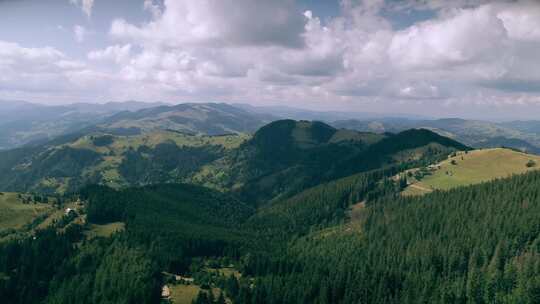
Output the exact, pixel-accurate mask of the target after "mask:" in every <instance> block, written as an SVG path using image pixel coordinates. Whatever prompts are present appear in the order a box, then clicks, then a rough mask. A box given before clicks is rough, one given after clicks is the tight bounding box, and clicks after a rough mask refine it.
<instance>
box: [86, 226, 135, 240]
mask: <svg viewBox="0 0 540 304" xmlns="http://www.w3.org/2000/svg"><path fill="white" fill-rule="evenodd" d="M125 226H126V225H125V224H124V223H122V222H115V223H109V224H105V225H96V224H90V225H89V230H88V231H86V232H85V234H86V237H87V238H88V239H93V238H96V237H110V236H111V235H113V234H114V233H115V232H121V231H124V229H125Z"/></svg>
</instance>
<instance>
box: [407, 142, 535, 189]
mask: <svg viewBox="0 0 540 304" xmlns="http://www.w3.org/2000/svg"><path fill="white" fill-rule="evenodd" d="M531 160H532V161H534V162H536V163H538V162H540V156H536V155H531V154H526V153H522V152H518V151H514V150H510V149H503V148H496V149H484V150H475V151H470V152H468V153H464V152H460V153H458V154H457V155H456V156H454V157H451V158H449V159H447V160H445V161H443V162H441V163H440V164H438V165H437V166H435V169H434V170H432V174H431V175H428V176H425V177H424V178H422V179H421V180H420V181H416V182H413V184H411V185H409V186H408V187H407V188H406V189H405V191H404V192H403V194H404V195H419V194H424V193H428V192H430V191H431V189H438V190H448V189H452V188H456V187H460V186H467V185H473V184H478V183H482V182H487V181H490V180H494V179H497V178H505V177H509V176H511V175H514V174H522V173H525V172H527V171H530V170H536V169H538V168H537V167H536V166H533V167H529V166H527V163H529V162H530V161H531Z"/></svg>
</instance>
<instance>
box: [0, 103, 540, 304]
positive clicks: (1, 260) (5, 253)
mask: <svg viewBox="0 0 540 304" xmlns="http://www.w3.org/2000/svg"><path fill="white" fill-rule="evenodd" d="M144 111H146V110H144ZM144 111H143V112H144ZM143 112H135V113H140V115H142V114H141V113H143ZM132 114H133V113H131V114H129V115H128V114H119V115H120V116H122V115H126V117H128V116H129V117H130V118H129V119H132V120H134V121H136V120H137V118H136V117H133V116H131V115H132ZM156 115H157V116H159V117H161V116H160V114H156ZM142 116H143V117H151V116H152V115H150V116H148V113H146V114H144V115H142ZM161 118H162V117H161ZM161 118H160V119H161ZM125 119H127V118H122V119H120V120H118V121H125ZM143 120H144V118H143ZM142 125H144V124H142ZM89 132H90V133H84V132H82V133H79V134H72V135H69V136H65V137H59V138H57V139H56V140H54V141H50V142H48V144H46V145H41V146H34V147H26V148H20V149H17V150H10V151H5V152H2V154H1V155H0V156H3V157H1V158H0V160H1V161H0V169H2V170H1V171H0V185H3V187H5V188H6V189H0V190H1V191H3V190H8V189H7V188H9V189H11V190H19V191H21V192H26V191H34V192H36V194H33V195H29V194H18V195H17V194H13V193H10V194H9V198H10V200H9V201H8V200H6V201H5V202H3V204H4V205H5V206H7V207H9V210H10V212H16V210H18V209H20V210H24V212H25V214H24V217H20V220H19V223H18V226H17V227H4V230H2V231H0V232H1V234H0V296H1V297H2V299H7V301H8V302H9V303H111V302H112V303H160V302H161V303H163V302H166V303H168V302H173V303H174V302H177V301H179V300H182V301H187V302H190V301H192V300H193V301H194V302H195V303H238V304H247V303H261V304H264V303H284V304H285V303H287V304H289V303H419V302H424V303H536V302H537V301H536V300H537V296H538V295H537V290H538V289H539V288H540V287H539V286H540V285H538V282H537V278H538V277H539V275H540V268H539V267H538V265H540V263H539V262H538V261H537V260H538V258H537V256H539V254H540V253H539V252H537V251H538V250H537V249H538V248H537V247H538V246H537V243H538V234H539V233H540V230H539V228H538V225H537V222H538V221H537V220H536V218H537V214H538V212H539V211H540V210H537V209H538V208H540V201H538V199H537V198H538V197H540V193H538V192H539V191H540V190H539V189H540V173H538V171H536V162H535V161H533V159H534V160H536V158H533V157H528V156H527V155H526V154H524V153H518V152H513V151H509V150H504V151H508V153H514V154H515V155H518V154H519V160H517V161H516V166H519V168H517V169H516V171H515V172H525V171H527V172H529V173H527V174H525V175H516V176H513V177H509V178H506V179H501V180H495V181H489V180H490V179H489V178H485V179H483V180H482V181H488V182H485V183H483V184H479V185H475V186H469V187H457V188H455V189H453V190H450V191H440V190H435V191H433V192H432V193H428V194H425V195H417V196H405V195H404V192H403V191H404V190H406V189H407V187H408V186H409V185H410V181H409V180H408V179H409V175H408V174H407V172H414V170H419V168H426V167H429V166H430V165H431V166H436V164H441V163H447V162H448V163H449V164H448V166H455V168H456V169H455V170H458V167H459V164H456V163H455V162H453V160H455V159H458V161H457V162H463V168H461V167H459V168H460V170H462V171H464V170H465V171H466V169H467V168H469V167H467V168H465V167H466V165H467V166H473V167H474V164H476V163H479V162H480V163H482V164H484V165H491V166H497V165H498V164H497V162H495V161H490V160H488V161H485V162H482V159H481V158H482V155H492V154H493V153H483V152H482V151H478V152H476V151H475V152H469V148H468V147H467V146H465V145H463V144H461V143H459V142H457V141H454V140H453V139H450V138H448V137H444V136H441V135H439V134H437V133H435V132H432V131H430V130H426V129H411V130H406V131H402V132H399V133H370V132H359V131H352V130H347V129H336V128H334V127H332V126H330V125H328V124H325V123H322V122H317V121H294V120H279V121H274V122H272V123H269V124H267V125H265V126H263V127H262V128H260V129H259V130H257V132H255V133H253V134H252V135H245V134H228V135H214V136H210V135H201V134H186V133H183V132H180V131H173V130H168V131H167V130H165V131H164V130H156V129H152V128H149V129H145V130H144V131H142V132H141V133H140V134H133V135H118V134H110V133H106V131H105V129H99V130H96V129H94V130H91V131H89ZM459 151H464V152H459ZM501 151H503V150H502V149H501ZM486 152H489V151H486ZM501 153H502V152H501ZM514 154H512V155H514ZM497 155H499V154H497ZM469 157H470V158H471V160H470V161H469V163H470V164H469V163H467V160H468V158H469ZM493 157H495V158H496V156H493ZM516 157H517V156H516ZM529 158H530V159H529ZM527 160H531V162H527ZM498 161H504V160H498ZM529 163H530V164H529ZM502 167H505V166H502V165H501V168H502ZM445 168H446V167H445ZM447 170H448V169H447ZM485 171H486V172H487V171H489V170H485ZM495 171H497V172H499V171H500V170H495ZM460 172H461V171H460ZM512 172H514V171H512ZM441 174H442V173H441ZM494 176H496V177H500V176H504V175H494ZM426 182H427V180H426ZM93 183H96V184H101V185H90V184H93ZM194 184H198V185H194ZM211 188H213V189H211ZM43 193H51V196H50V197H51V198H48V199H45V198H47V197H46V196H40V195H43ZM0 195H4V194H3V193H0ZM15 197H18V199H14V198H15ZM32 204H34V205H35V206H36V209H34V212H35V215H34V216H32V214H31V213H30V212H28V211H29V210H30V209H29V208H31V206H32ZM19 205H20V206H19ZM1 206H2V205H1V204H0V207H1ZM22 207H24V208H22ZM37 207H39V209H37ZM6 210H7V209H6ZM40 210H42V211H40ZM55 210H56V211H55ZM64 210H66V211H65V212H64ZM23 220H26V221H27V222H22V221H23ZM0 227H1V226H0ZM114 227H120V228H114ZM18 230H21V233H16V232H17V231H18ZM160 295H161V296H160Z"/></svg>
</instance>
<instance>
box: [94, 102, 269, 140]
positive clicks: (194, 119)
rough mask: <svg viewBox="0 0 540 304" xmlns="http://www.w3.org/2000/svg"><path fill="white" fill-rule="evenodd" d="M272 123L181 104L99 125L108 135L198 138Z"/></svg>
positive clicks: (220, 106) (216, 106)
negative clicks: (156, 134)
mask: <svg viewBox="0 0 540 304" xmlns="http://www.w3.org/2000/svg"><path fill="white" fill-rule="evenodd" d="M272 120H275V117H273V116H270V115H264V114H256V113H250V112H247V111H244V110H242V109H239V108H236V107H233V106H231V105H228V104H225V103H201V104H195V103H184V104H179V105H174V106H158V107H152V108H148V109H142V110H139V111H136V112H129V111H125V112H121V113H118V114H115V115H113V116H111V117H108V118H107V119H106V120H105V121H104V122H103V123H102V124H100V125H99V126H100V127H101V128H103V129H104V130H106V131H108V132H111V133H114V132H115V131H116V132H122V131H123V130H124V131H127V132H130V133H131V134H141V133H145V132H149V131H155V130H173V131H180V132H185V133H191V134H199V135H200V134H204V135H223V134H230V133H251V132H255V131H256V130H257V129H258V128H260V127H261V126H263V125H264V124H265V123H268V122H270V121H272Z"/></svg>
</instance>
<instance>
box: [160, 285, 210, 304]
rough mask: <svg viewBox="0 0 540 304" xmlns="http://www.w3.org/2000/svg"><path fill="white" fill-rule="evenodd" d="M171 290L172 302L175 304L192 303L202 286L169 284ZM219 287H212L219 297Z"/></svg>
mask: <svg viewBox="0 0 540 304" xmlns="http://www.w3.org/2000/svg"><path fill="white" fill-rule="evenodd" d="M168 286H169V288H170V290H171V302H172V303H174V304H191V303H192V301H193V300H195V299H196V298H197V295H198V294H199V291H200V290H201V288H200V287H199V286H198V285H182V284H178V285H168ZM219 291H220V289H219V288H212V293H213V294H214V297H215V298H216V299H217V297H218V296H219Z"/></svg>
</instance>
